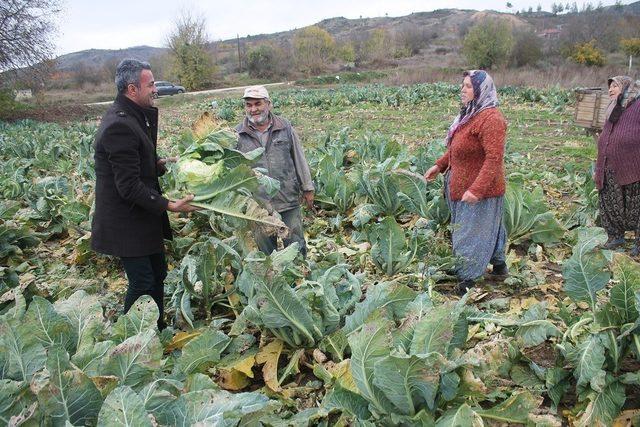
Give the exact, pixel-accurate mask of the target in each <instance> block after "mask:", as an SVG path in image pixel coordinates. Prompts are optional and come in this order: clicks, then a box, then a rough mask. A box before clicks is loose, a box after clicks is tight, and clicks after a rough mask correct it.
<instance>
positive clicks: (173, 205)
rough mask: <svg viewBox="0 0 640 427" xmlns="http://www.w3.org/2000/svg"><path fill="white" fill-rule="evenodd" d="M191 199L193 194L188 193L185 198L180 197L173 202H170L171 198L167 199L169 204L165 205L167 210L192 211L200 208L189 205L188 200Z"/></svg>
mask: <svg viewBox="0 0 640 427" xmlns="http://www.w3.org/2000/svg"><path fill="white" fill-rule="evenodd" d="M192 200H193V194H190V195H188V196H187V197H185V198H182V199H180V200H176V201H175V202H172V201H171V200H170V201H169V204H168V205H167V210H168V211H171V212H194V211H197V210H198V209H200V208H197V207H195V206H191V205H190V204H189V202H190V201H192Z"/></svg>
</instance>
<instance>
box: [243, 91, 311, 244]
mask: <svg viewBox="0 0 640 427" xmlns="http://www.w3.org/2000/svg"><path fill="white" fill-rule="evenodd" d="M243 99H244V111H245V118H244V120H243V122H242V123H241V124H239V125H238V126H237V127H236V130H237V131H238V150H240V151H242V152H248V151H252V150H255V149H256V148H260V147H262V148H264V154H263V155H262V157H261V158H260V160H259V161H258V162H257V164H256V167H261V168H263V169H266V170H267V174H268V175H269V176H270V177H271V178H274V179H277V180H278V181H279V182H280V191H278V193H277V194H276V195H275V196H273V197H268V196H266V195H265V194H261V195H259V198H260V199H262V201H263V202H264V204H265V205H266V207H267V209H269V210H270V211H277V212H278V213H279V214H280V216H281V217H282V221H284V223H285V224H286V225H287V227H289V230H290V235H289V237H288V238H286V239H284V245H285V246H288V245H290V244H292V243H293V242H298V243H299V244H300V252H302V254H303V255H306V253H307V246H306V242H305V240H304V229H303V225H302V214H301V212H300V202H301V200H302V201H304V203H305V205H306V206H307V208H309V209H312V208H313V194H314V187H313V182H312V181H311V172H310V171H309V164H308V163H307V159H306V158H305V156H304V151H303V150H302V145H301V144H300V139H299V138H298V135H297V133H296V131H295V130H294V129H293V127H292V126H291V123H289V121H287V120H285V119H283V118H282V117H279V116H276V115H275V114H273V113H272V112H271V108H272V105H271V100H270V99H269V92H267V89H266V88H265V87H264V86H251V87H248V88H247V89H245V91H244V96H243ZM255 238H256V243H257V244H258V249H260V250H261V251H262V252H264V253H265V254H270V253H271V252H273V251H274V250H275V249H276V248H277V240H276V237H275V236H268V235H265V234H263V233H261V232H259V231H258V230H256V231H255Z"/></svg>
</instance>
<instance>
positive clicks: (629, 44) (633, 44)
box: [620, 38, 640, 74]
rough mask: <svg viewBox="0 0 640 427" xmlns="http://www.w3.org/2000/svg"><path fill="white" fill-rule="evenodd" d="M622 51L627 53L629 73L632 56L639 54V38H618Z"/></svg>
mask: <svg viewBox="0 0 640 427" xmlns="http://www.w3.org/2000/svg"><path fill="white" fill-rule="evenodd" d="M620 47H622V51H623V52H624V53H626V54H627V55H629V74H631V66H632V65H633V57H634V56H639V55H640V38H631V39H622V40H620Z"/></svg>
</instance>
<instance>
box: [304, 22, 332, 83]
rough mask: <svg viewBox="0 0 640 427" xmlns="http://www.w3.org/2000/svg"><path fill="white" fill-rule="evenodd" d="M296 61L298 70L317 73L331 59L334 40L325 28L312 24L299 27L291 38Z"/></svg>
mask: <svg viewBox="0 0 640 427" xmlns="http://www.w3.org/2000/svg"><path fill="white" fill-rule="evenodd" d="M293 46H294V49H295V55H296V62H297V63H298V68H299V69H300V71H303V72H306V73H308V74H317V73H319V72H321V71H322V70H324V69H325V67H326V65H327V63H328V62H330V60H331V59H333V56H334V55H335V50H336V42H335V40H334V39H333V37H331V34H329V33H328V32H327V31H326V30H323V29H322V28H320V27H317V26H315V25H312V26H311V27H306V28H303V29H301V30H300V31H298V32H297V33H296V35H295V36H294V38H293Z"/></svg>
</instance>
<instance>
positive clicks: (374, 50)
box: [365, 28, 394, 63]
mask: <svg viewBox="0 0 640 427" xmlns="http://www.w3.org/2000/svg"><path fill="white" fill-rule="evenodd" d="M393 54H394V52H393V48H392V47H391V37H389V33H388V32H387V30H385V29H384V28H376V29H375V30H373V31H372V32H371V34H370V35H369V38H368V39H367V41H366V43H365V56H366V57H367V59H368V60H369V61H372V62H379V63H380V62H384V60H385V59H386V58H388V57H390V56H392V55H393Z"/></svg>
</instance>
